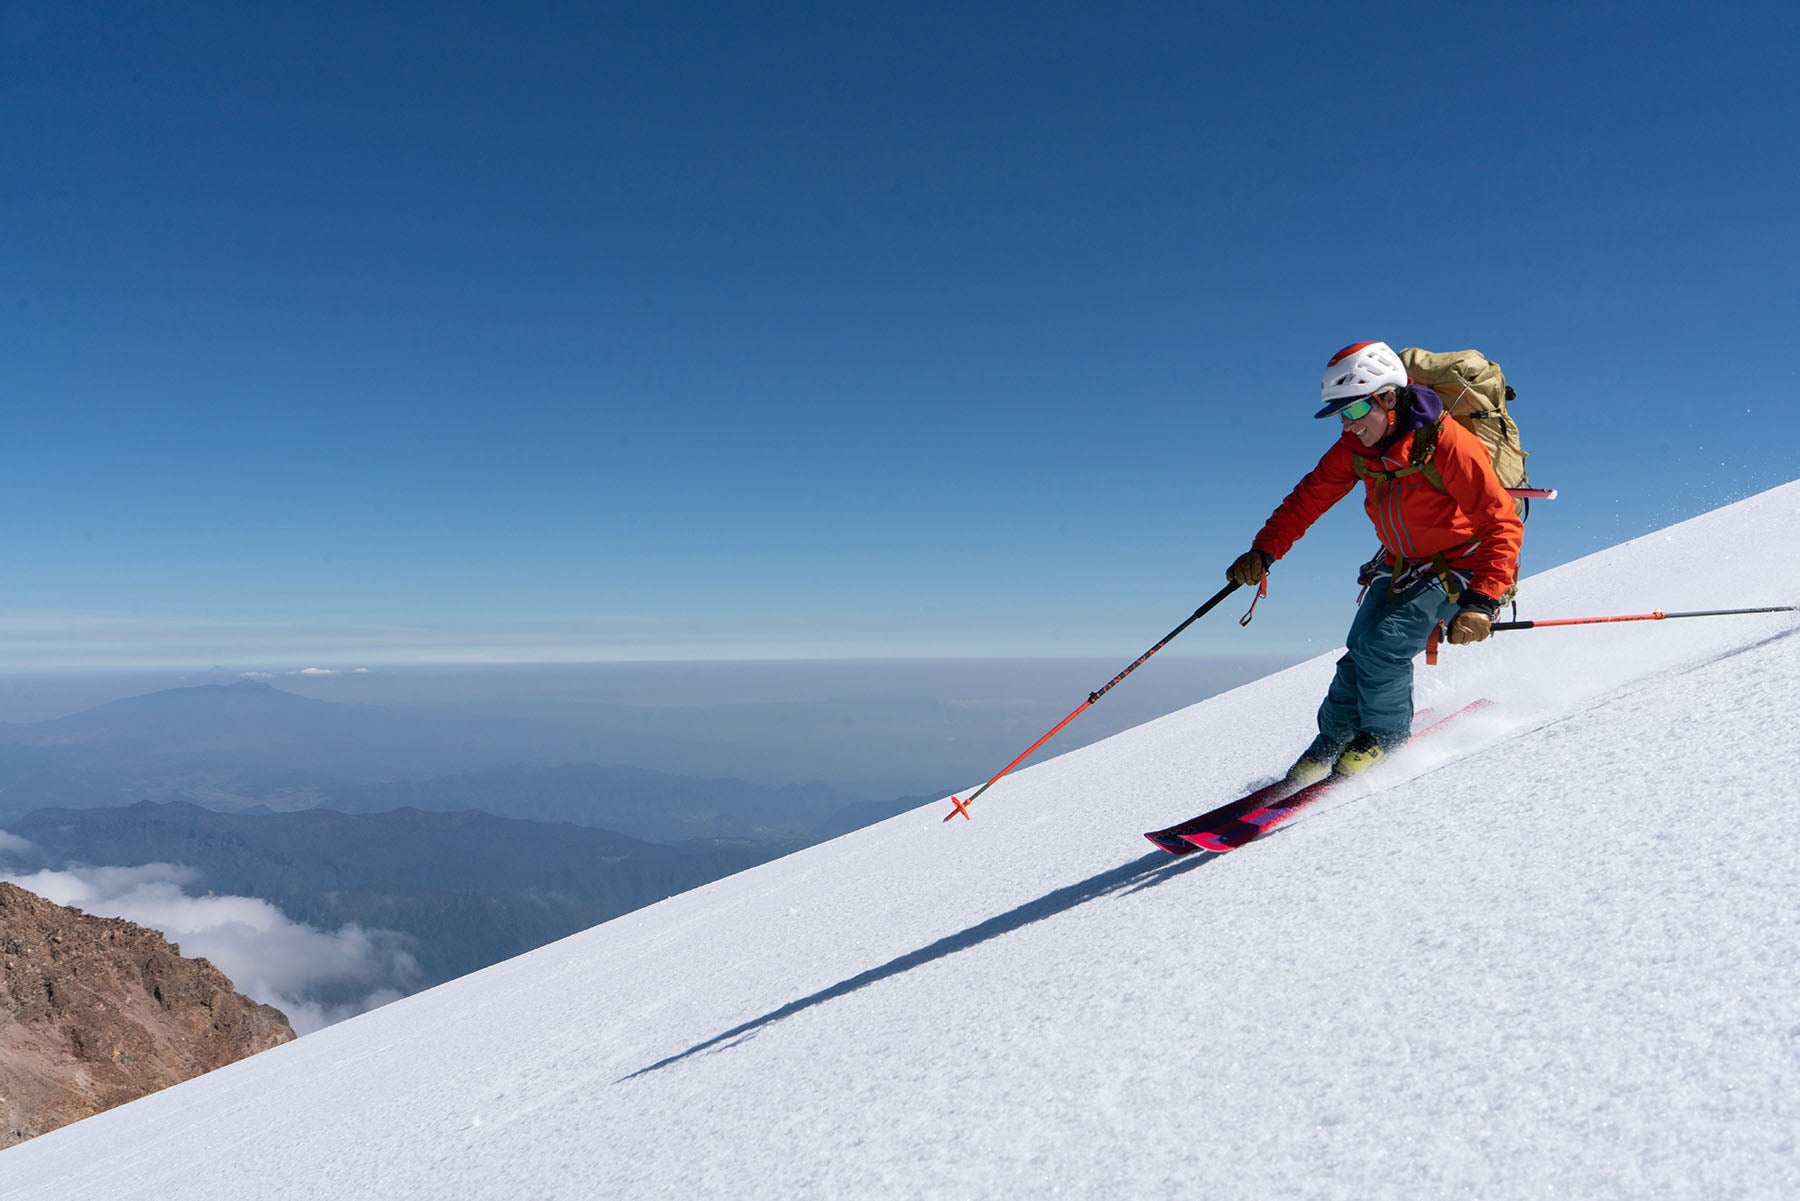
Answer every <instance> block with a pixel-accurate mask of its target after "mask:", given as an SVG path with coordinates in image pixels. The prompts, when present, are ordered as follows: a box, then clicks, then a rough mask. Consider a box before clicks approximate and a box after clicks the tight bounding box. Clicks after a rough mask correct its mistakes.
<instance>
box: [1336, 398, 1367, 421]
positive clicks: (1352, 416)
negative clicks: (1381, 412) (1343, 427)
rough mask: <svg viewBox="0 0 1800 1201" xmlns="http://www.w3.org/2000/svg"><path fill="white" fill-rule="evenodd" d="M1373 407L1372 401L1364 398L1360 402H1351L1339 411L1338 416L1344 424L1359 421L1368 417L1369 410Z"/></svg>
mask: <svg viewBox="0 0 1800 1201" xmlns="http://www.w3.org/2000/svg"><path fill="white" fill-rule="evenodd" d="M1374 407H1375V402H1374V400H1373V399H1371V398H1370V397H1367V396H1365V397H1363V398H1362V399H1361V400H1353V401H1351V402H1350V403H1349V404H1347V405H1345V406H1344V407H1343V408H1341V409H1339V410H1338V416H1339V417H1342V418H1343V419H1344V420H1345V421H1346V422H1351V421H1361V420H1362V419H1363V418H1364V417H1367V416H1368V415H1369V410H1371V409H1373V408H1374Z"/></svg>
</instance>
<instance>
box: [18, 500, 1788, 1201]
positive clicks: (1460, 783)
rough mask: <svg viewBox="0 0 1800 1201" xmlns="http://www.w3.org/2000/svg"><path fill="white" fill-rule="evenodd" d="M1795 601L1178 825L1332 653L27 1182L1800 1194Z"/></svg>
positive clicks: (799, 857) (1626, 598) (1628, 564)
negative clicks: (1298, 797)
mask: <svg viewBox="0 0 1800 1201" xmlns="http://www.w3.org/2000/svg"><path fill="white" fill-rule="evenodd" d="M1797 528H1800V483H1797V484H1790V485H1787V486H1784V487H1782V488H1778V489H1776V490H1774V491H1772V492H1768V493H1765V494H1763V495H1761V496H1757V497H1753V498H1751V499H1749V500H1747V501H1744V502H1741V503H1739V504H1737V505H1733V506H1731V507H1729V508H1726V509H1722V510H1720V511H1718V512H1715V513H1711V514H1708V515H1706V516H1704V517H1701V518H1698V519H1696V520H1694V521H1690V522H1686V523H1683V524H1682V525H1679V526H1676V527H1673V528H1671V529H1669V530H1665V531H1662V532H1660V533H1657V534H1655V535H1652V536H1649V537H1645V538H1641V539H1638V540H1636V541H1634V542H1631V543H1627V544H1625V545H1623V546H1620V547H1616V548H1614V549H1612V550H1610V551H1607V552H1605V553H1602V554H1599V555H1595V556H1592V557H1590V558H1588V559H1585V560H1582V561H1580V562H1578V563H1573V564H1569V565H1566V566H1564V567H1561V568H1558V569H1556V570H1554V571H1551V572H1548V573H1545V574H1544V575H1542V576H1539V577H1537V578H1534V579H1531V580H1528V581H1527V583H1526V586H1525V589H1524V592H1523V595H1522V601H1523V607H1524V609H1525V610H1526V615H1528V616H1533V617H1540V618H1548V617H1563V616H1568V617H1574V616H1592V615H1599V614H1606V613H1618V612H1644V611H1647V610H1650V609H1663V610H1667V611H1677V610H1684V609H1710V608H1720V607H1737V606H1747V605H1764V604H1770V605H1772V604H1792V603H1795V602H1796V601H1797V600H1800V554H1796V553H1795V549H1796V536H1795V533H1794V531H1795V530H1796V529H1797ZM1277 603H1278V602H1277ZM1348 619H1349V614H1348V612H1346V614H1345V621H1346V624H1348ZM1797 624H1800V623H1797V622H1796V620H1795V615H1794V614H1791V613H1790V614H1783V615H1775V616H1763V617H1739V618H1720V619H1700V620H1685V621H1663V622H1644V623H1636V624H1625V625H1608V626H1590V627H1581V628H1575V629H1553V630H1535V631H1529V632H1520V633H1505V634H1499V635H1496V636H1495V637H1494V638H1493V639H1492V640H1490V641H1489V642H1487V643H1484V644H1482V645H1479V646H1474V647H1460V648H1446V649H1445V651H1444V656H1443V662H1442V663H1441V664H1440V666H1438V667H1436V668H1431V669H1427V668H1424V667H1423V666H1421V668H1420V685H1419V689H1418V699H1419V703H1420V704H1421V705H1430V706H1437V707H1449V706H1454V705H1457V704H1460V703H1462V702H1464V701H1467V700H1470V699H1473V698H1475V697H1478V696H1487V697H1491V698H1493V699H1494V700H1495V701H1497V702H1498V704H1497V706H1496V707H1495V708H1494V709H1493V710H1491V711H1489V712H1488V713H1485V714H1483V715H1480V716H1478V717H1473V718H1470V719H1468V720H1467V721H1465V722H1463V723H1461V724H1459V726H1458V727H1456V728H1455V729H1454V730H1453V731H1449V732H1446V733H1445V734H1444V735H1443V736H1442V737H1440V738H1435V739H1433V740H1431V741H1430V742H1429V743H1421V744H1419V745H1417V746H1415V747H1414V748H1411V749H1409V750H1408V751H1406V752H1403V753H1402V754H1400V755H1398V756H1396V757H1394V758H1393V759H1391V760H1390V761H1389V762H1388V763H1386V764H1384V765H1382V766H1381V767H1380V768H1378V769H1377V770H1376V771H1375V772H1373V773H1371V775H1370V776H1369V777H1367V778H1366V779H1365V780H1363V781H1360V782H1358V783H1357V784H1356V785H1354V786H1352V787H1350V788H1347V789H1346V790H1344V791H1342V792H1340V793H1338V794H1334V796H1333V798H1332V799H1331V800H1329V801H1328V802H1325V803H1323V804H1321V805H1320V806H1319V807H1318V808H1316V809H1314V810H1311V811H1309V812H1308V813H1307V814H1306V815H1305V816H1304V817H1302V818H1300V819H1299V820H1298V821H1296V822H1294V823H1293V824H1291V825H1290V826H1288V827H1286V828H1285V829H1283V830H1281V831H1279V832H1277V833H1275V834H1272V835H1270V836H1269V837H1267V838H1265V839H1263V840H1261V841H1259V842H1256V843H1254V844H1252V845H1251V846H1249V847H1247V848H1245V849H1243V850H1241V851H1238V852H1236V853H1234V854H1231V855H1226V856H1221V857H1210V856H1205V855H1195V856H1190V857H1188V858H1185V859H1179V860H1178V859H1172V858H1170V857H1168V856H1166V855H1163V854H1162V853H1160V852H1158V851H1156V850H1154V849H1152V848H1150V847H1149V846H1148V844H1146V843H1145V842H1144V841H1143V839H1142V838H1140V837H1139V831H1142V830H1147V829H1153V828H1156V827H1159V826H1162V825H1166V824H1168V823H1170V822H1172V821H1174V820H1176V819H1179V818H1183V817H1187V816H1190V815H1191V814H1193V813H1195V812H1197V811H1199V810H1201V809H1204V808H1207V807H1210V806H1211V805H1213V804H1215V803H1217V802H1218V801H1221V800H1224V799H1226V798H1228V797H1229V796H1231V795H1235V794H1237V793H1239V792H1241V791H1242V790H1244V789H1245V788H1246V787H1248V786H1251V785H1254V784H1259V783H1262V782H1264V781H1266V780H1267V779H1268V778H1269V777H1270V776H1271V774H1272V773H1274V772H1276V771H1278V770H1279V769H1280V768H1281V767H1282V766H1284V765H1285V764H1286V762H1287V761H1288V759H1289V758H1290V757H1291V756H1292V755H1293V754H1295V753H1296V752H1297V751H1298V750H1299V749H1300V748H1301V746H1303V745H1304V744H1305V742H1306V741H1307V738H1308V736H1309V735H1310V733H1311V731H1310V717H1311V713H1312V711H1313V709H1314V707H1315V706H1316V704H1317V701H1318V698H1319V696H1320V695H1321V694H1322V692H1323V690H1324V686H1325V682H1326V680H1327V678H1328V675H1329V672H1330V670H1331V662H1332V656H1326V657H1323V658H1320V659H1317V660H1314V661H1312V662H1309V663H1305V664H1302V665H1300V666H1298V667H1295V668H1292V669H1290V670H1288V671H1285V672H1282V673H1280V674H1277V675H1274V676H1271V677H1269V678H1267V679H1264V680H1261V681H1258V682H1256V683H1254V684H1251V685H1249V686H1246V687H1244V688H1240V689H1237V690H1235V691H1233V692H1230V693H1227V694H1225V695H1222V696H1219V697H1216V698H1213V699H1211V700H1208V701H1206V702H1204V703H1202V704H1199V705H1196V706H1193V707H1192V708H1189V709H1186V710H1183V711H1181V712H1179V713H1175V714H1171V715H1170V716H1168V717H1165V718H1162V719H1160V720H1158V721H1154V722H1151V723H1149V724H1147V725H1144V726H1140V727H1138V728H1136V729H1133V730H1130V731H1127V732H1126V733H1124V734H1121V735H1119V736H1117V737H1114V738H1111V739H1109V740H1107V741H1105V742H1102V743H1098V744H1095V745H1093V746H1090V747H1087V748H1085V749H1082V750H1079V751H1076V752H1073V753H1070V754H1067V755H1063V756H1061V757H1058V758H1054V759H1050V760H1048V761H1046V762H1043V763H1041V764H1038V765H1036V766H1032V767H1028V768H1025V769H1021V770H1020V771H1019V772H1017V773H1015V775H1013V776H1009V777H1007V778H1006V779H1005V780H1004V781H1002V782H1001V783H1000V784H998V785H996V786H995V787H994V788H993V789H991V790H990V791H989V792H988V793H987V794H986V795H985V796H984V797H983V798H982V799H981V800H980V801H979V802H978V803H977V804H976V806H975V809H974V813H975V820H974V821H972V822H962V821H960V820H959V821H957V822H954V823H951V824H945V823H943V822H941V821H940V820H939V818H940V817H941V816H942V815H943V814H944V812H945V811H946V810H947V805H932V806H928V807H926V808H923V809H920V810H917V811H915V812H912V813H909V814H906V815H903V816H901V817H898V818H895V819H893V820H891V821H888V822H885V823H883V824H881V825H879V826H875V827H871V828H868V829H865V830H862V831H859V832H857V833H855V834H852V835H849V836H847V837H844V838H840V839H838V840H836V841H834V842H831V843H828V844H825V845H822V846H818V847H815V848H812V849H810V850H807V851H805V852H802V853H800V854H796V855H793V856H790V857H788V858H786V859H783V860H780V861H778V862H775V863H771V864H768V865H766V866H764V867H761V868H758V869H756V870H753V871H748V872H745V873H743V874H741V875H739V876H735V877H732V878H730V879H727V880H723V881H720V882H718V883H716V884H713V885H710V886H708V887H705V888H702V889H698V890H696V891H694V892H691V893H687V894H684V895H682V896H678V897H675V898H672V899H670V900H668V901H666V902H663V903H661V904H658V905H655V906H652V907H651V908H648V909H644V910H640V911H638V912H636V913H633V914H630V915H628V916H626V917H623V918H620V919H618V920H616V921H612V922H609V923H607V924H605V925H603V926H599V927H597V928H595V929H593V930H590V931H587V932H585V933H583V934H580V935H577V936H575V937H572V938H569V939H566V940H564V941H562V942H559V943H556V944H554V945H551V946H548V947H545V948H543V949H541V950H539V951H536V952H534V953H532V954H529V955H525V956H522V957H520V958H518V959H515V960H512V961H509V962H507V963H503V964H499V965H497V966H495V967H493V968H490V969H488V970H486V971H483V972H481V973H478V974H477V975H474V976H470V977H467V978H465V979H462V980H458V981H455V982H453V983H451V984H448V985H445V986H443V987H441V988H437V989H434V990H432V991H430V992H426V993H422V994H419V995H417V996H414V997H410V998H408V999H406V1000H404V1001H401V1002H398V1003H396V1004H393V1005H390V1006H388V1007H386V1008H384V1009H381V1010H378V1011H376V1012H373V1013H369V1014H365V1015H363V1016H360V1017H357V1018H354V1019H352V1020H350V1021H347V1022H344V1023H342V1024H340V1025H337V1026H334V1027H331V1028H330V1029H327V1030H323V1031H321V1032H319V1033H317V1034H313V1035H310V1036H308V1037H306V1038H303V1039H301V1040H299V1041H298V1042H295V1043H293V1044H291V1045H288V1046H284V1047H281V1048H278V1049H276V1050H273V1051H269V1052H267V1053H264V1054H262V1055H258V1056H256V1057H254V1058H253V1059H250V1060H247V1061H244V1062H242V1063H239V1064H235V1065H233V1066H231V1067H229V1068H226V1069H223V1070H221V1071H219V1072H216V1073H214V1074H212V1075H210V1076H207V1077H203V1078H201V1079H199V1080H196V1081H193V1082H190V1083H188V1084H184V1085H181V1086H179V1087H176V1088H173V1089H170V1090H168V1091H167V1092H164V1093H160V1094H158V1095H155V1096H152V1097H149V1098H146V1099H145V1100H142V1101H139V1102H136V1103H133V1104H131V1105H129V1106H125V1107H123V1108H121V1109H118V1110H114V1111H112V1112H110V1113H106V1114H102V1115H100V1116H98V1117H95V1118H91V1119H89V1120H87V1121H84V1122H80V1123H78V1124H76V1125H74V1126H71V1127H68V1128H66V1129H63V1130H60V1131H57V1132H55V1133H53V1134H50V1135H47V1136H45V1137H43V1138H40V1139H37V1140H34V1141H32V1142H29V1143H26V1144H23V1145H21V1146H19V1147H16V1148H14V1149H12V1150H10V1151H7V1152H4V1153H0V1197H5V1198H82V1199H84V1201H139V1199H140V1198H144V1197H158V1196H180V1197H182V1198H184V1199H185V1201H239V1199H240V1198H243V1197H257V1198H316V1197H370V1198H373V1197H381V1198H387V1199H399V1198H431V1199H434V1201H438V1199H443V1198H591V1197H623V1198H637V1197H669V1198H694V1197H719V1198H783V1199H786V1198H812V1197H834V1198H835V1197H882V1198H911V1197H920V1198H925V1197H929V1198H942V1197H955V1198H981V1197H1003V1196H1056V1197H1071V1198H1103V1197H1104V1198H1113V1197H1133V1198H1158V1197H1206V1198H1246V1199H1248V1198H1255V1199H1258V1201H1269V1199H1277V1198H1342V1199H1345V1201H1352V1199H1354V1201H1366V1199H1368V1198H1389V1197H1398V1198H1452V1197H1457V1198H1462V1197H1467V1198H1484V1199H1487V1198H1527V1197H1531V1198H1539V1197H1581V1198H1646V1197H1657V1198H1707V1199H1717V1198H1771V1199H1773V1198H1782V1197H1795V1196H1800V1004H1797V1001H1800V989H1797V985H1800V973H1797V970H1796V967H1797V965H1800V914H1797V912H1796V899H1797V898H1800V815H1797V811H1796V807H1795V779H1796V776H1797V775H1800V733H1797V730H1800V727H1797V726H1796V723H1795V714H1796V712H1800V637H1796V636H1795V634H1796V628H1797ZM1145 670H1154V666H1153V665H1152V666H1150V667H1147V668H1146V669H1145ZM1126 686H1129V685H1126ZM1074 699H1078V698H1074ZM1071 703H1073V700H1072V702H1071Z"/></svg>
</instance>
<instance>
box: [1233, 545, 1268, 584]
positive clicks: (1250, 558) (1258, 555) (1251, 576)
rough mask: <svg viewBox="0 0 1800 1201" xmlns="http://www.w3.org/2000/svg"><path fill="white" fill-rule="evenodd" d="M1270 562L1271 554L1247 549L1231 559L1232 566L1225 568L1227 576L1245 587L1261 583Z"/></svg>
mask: <svg viewBox="0 0 1800 1201" xmlns="http://www.w3.org/2000/svg"><path fill="white" fill-rule="evenodd" d="M1270 562H1271V560H1270V559H1269V556H1268V555H1266V554H1264V553H1263V552H1262V551H1260V550H1247V551H1245V552H1244V553H1243V554H1241V555H1239V556H1238V557H1237V558H1235V559H1233V560H1232V561H1231V566H1230V567H1227V568H1226V569H1225V578H1226V579H1228V580H1230V581H1231V582H1232V583H1234V584H1242V585H1244V586H1245V587H1249V586H1250V585H1252V584H1260V583H1262V578H1263V573H1264V572H1266V571H1267V570H1269V563H1270Z"/></svg>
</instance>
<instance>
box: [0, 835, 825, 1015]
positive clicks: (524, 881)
mask: <svg viewBox="0 0 1800 1201" xmlns="http://www.w3.org/2000/svg"><path fill="white" fill-rule="evenodd" d="M7 829H8V830H9V831H10V832H11V833H12V834H14V835H16V836H18V837H20V838H23V839H25V840H26V841H28V842H29V843H30V844H31V847H30V848H28V849H13V850H9V851H8V852H7V853H6V855H5V856H4V860H3V862H0V867H3V868H4V870H5V871H6V872H8V873H11V874H17V875H25V874H28V873H31V872H35V871H38V870H43V869H49V870H63V869H65V868H67V867H69V866H71V865H72V864H104V865H108V866H117V867H126V868H129V867H137V866H141V865H144V864H151V863H174V864H180V865H183V866H185V867H187V868H190V869H193V871H194V872H196V873H197V874H196V876H195V877H194V878H193V879H192V880H191V881H190V882H189V884H188V889H189V891H191V892H196V893H207V892H213V893H218V894H222V895H228V896H253V897H258V898H261V899H263V900H266V901H269V902H270V903H272V904H274V905H276V906H277V907H278V908H280V909H281V910H282V911H283V912H284V913H285V914H287V916H288V917H290V918H292V919H293V920H295V921H298V922H304V923H306V924H308V925H311V926H316V927H318V928H320V929H323V930H336V929H339V928H341V927H343V926H345V925H347V924H350V923H355V924H357V925H360V926H363V927H365V928H373V929H385V930H396V931H399V932H401V933H402V934H405V935H407V936H408V938H409V939H410V940H411V945H410V946H409V947H408V948H407V949H408V950H409V951H410V952H411V954H412V956H413V958H414V959H416V960H417V962H418V965H419V968H420V971H421V974H422V978H420V979H408V980H388V981H380V982H378V983H380V984H382V985H384V986H386V987H390V988H393V989H395V990H396V991H400V992H410V991H413V990H415V989H417V988H421V987H429V986H431V985H433V984H438V983H441V982H443V981H445V980H450V979H453V978H455V977H457V976H461V975H466V974H467V973H469V972H472V971H476V970H478V969H480V968H483V967H486V966H488V965H489V964H492V963H497V962H499V961H500V960H502V959H508V958H511V957H512V956H514V955H518V954H522V953H523V952H525V951H528V950H531V949H532V948H533V947H538V946H542V945H543V944H544V943H547V942H551V941H554V940H555V939H558V938H562V937H564V936H566V935H569V934H573V933H575V932H576V931H577V930H584V929H586V928H587V927H589V926H592V925H595V924H597V923H599V922H603V921H607V920H608V919H610V918H614V917H617V916H619V915H620V914H623V913H628V912H630V911H631V910H633V909H637V908H641V907H642V906H644V905H648V904H652V903H654V902H656V901H659V900H662V899H663V898H664V897H668V896H672V895H674V894H675V893H678V892H685V891H686V890H688V889H690V888H696V887H698V886H699V885H701V884H705V883H707V882H708V881H711V880H716V879H719V878H720V877H723V876H727V875H731V874H732V873H734V872H738V871H741V870H743V869H744V868H746V867H751V866H754V865H755V864H758V863H762V862H764V861H766V860H769V859H774V858H777V857H778V856H780V855H784V854H786V853H788V852H789V851H792V850H795V849H796V848H797V847H798V846H799V845H800V843H798V842H793V841H787V842H783V841H764V842H755V843H732V842H726V841H713V842H694V843H689V844H687V845H684V846H680V847H672V846H663V845H658V844H654V843H647V842H642V841H639V840H637V839H633V838H628V837H626V836H624V835H622V834H617V833H614V832H612V831H609V830H597V829H590V828H586V827H581V826H573V825H567V824H560V823H548V822H533V821H518V820H513V819H509V818H502V817H496V816H493V815H491V814H487V813H470V812H464V813H423V812H420V811H418V810H416V809H403V810H398V811H395V812H391V813H379V814H360V815H359V814H345V813H337V812H333V811H329V810H323V809H315V810H309V811H306V812H301V813H277V814H267V815H260V816H258V815H249V814H231V813H215V812H212V811H210V810H207V809H203V808H201V807H199V806H197V805H189V804H180V803H176V804H151V803H148V802H145V803H141V804H137V805H132V806H128V807H125V808H116V809H82V810H69V809H60V810H40V811H38V812H36V813H33V814H30V815H28V816H26V817H24V818H21V819H18V820H15V821H12V822H10V823H9V824H8V826H7ZM358 987H359V988H361V989H362V990H363V991H367V990H368V982H359V984H358ZM305 999H306V1000H309V1001H317V1002H320V1003H325V1004H333V1003H337V1002H339V1001H341V1000H342V999H343V998H340V997H334V996H321V997H308V998H305Z"/></svg>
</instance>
